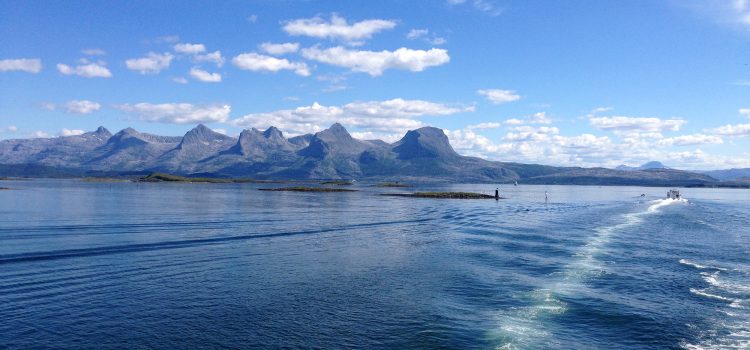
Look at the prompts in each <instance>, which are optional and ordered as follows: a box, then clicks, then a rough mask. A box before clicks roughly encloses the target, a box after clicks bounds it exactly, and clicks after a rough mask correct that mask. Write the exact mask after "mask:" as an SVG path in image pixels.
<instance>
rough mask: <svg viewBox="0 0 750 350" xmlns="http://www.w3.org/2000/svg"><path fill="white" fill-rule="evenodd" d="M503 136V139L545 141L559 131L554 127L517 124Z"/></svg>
mask: <svg viewBox="0 0 750 350" xmlns="http://www.w3.org/2000/svg"><path fill="white" fill-rule="evenodd" d="M512 130H513V131H512V132H509V133H507V134H506V135H505V137H503V140H504V141H545V140H549V139H550V137H551V136H553V135H557V134H559V133H560V130H559V129H558V128H556V127H549V126H542V127H538V128H534V127H531V126H519V127H515V128H513V129H512Z"/></svg>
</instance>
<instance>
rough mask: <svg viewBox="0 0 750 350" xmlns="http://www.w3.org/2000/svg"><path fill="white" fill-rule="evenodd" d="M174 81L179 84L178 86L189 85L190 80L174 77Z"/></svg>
mask: <svg viewBox="0 0 750 350" xmlns="http://www.w3.org/2000/svg"><path fill="white" fill-rule="evenodd" d="M172 81H173V82H175V83H177V84H187V83H188V80H187V79H185V78H184V77H174V78H172Z"/></svg>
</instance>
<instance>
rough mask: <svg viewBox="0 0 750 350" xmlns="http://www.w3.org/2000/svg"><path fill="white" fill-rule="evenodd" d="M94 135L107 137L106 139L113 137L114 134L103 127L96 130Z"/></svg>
mask: <svg viewBox="0 0 750 350" xmlns="http://www.w3.org/2000/svg"><path fill="white" fill-rule="evenodd" d="M93 134H96V135H98V136H101V137H106V138H110V137H112V133H111V132H109V130H107V128H105V127H103V126H100V127H98V128H96V130H95V131H94V132H93Z"/></svg>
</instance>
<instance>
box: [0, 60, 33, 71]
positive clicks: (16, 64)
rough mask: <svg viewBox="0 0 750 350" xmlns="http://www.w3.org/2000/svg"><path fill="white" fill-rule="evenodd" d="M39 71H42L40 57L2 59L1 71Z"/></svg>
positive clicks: (0, 62)
mask: <svg viewBox="0 0 750 350" xmlns="http://www.w3.org/2000/svg"><path fill="white" fill-rule="evenodd" d="M13 71H18V72H27V73H39V72H41V71H42V60H40V59H38V58H12V59H5V60H0V72H13Z"/></svg>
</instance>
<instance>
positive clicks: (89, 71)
mask: <svg viewBox="0 0 750 350" xmlns="http://www.w3.org/2000/svg"><path fill="white" fill-rule="evenodd" d="M81 62H82V63H83V64H80V65H78V66H75V67H73V66H69V65H67V64H62V63H58V64H57V71H58V72H60V73H61V74H64V75H78V76H81V77H84V78H110V77H112V72H110V71H109V69H107V67H105V65H104V62H89V61H87V60H81Z"/></svg>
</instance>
